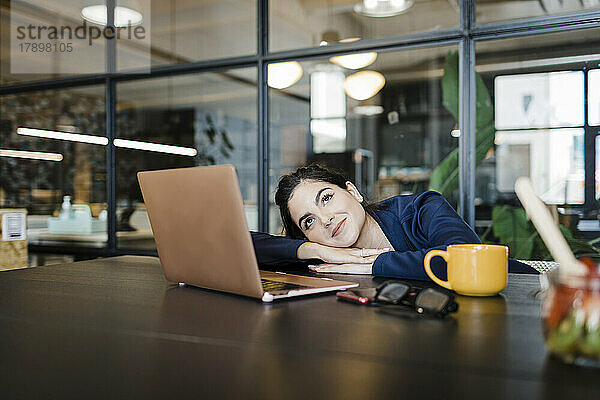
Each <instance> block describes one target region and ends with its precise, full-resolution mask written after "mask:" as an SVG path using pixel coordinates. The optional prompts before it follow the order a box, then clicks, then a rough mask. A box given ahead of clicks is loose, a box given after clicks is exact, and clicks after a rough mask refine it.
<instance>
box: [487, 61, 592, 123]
mask: <svg viewBox="0 0 600 400" xmlns="http://www.w3.org/2000/svg"><path fill="white" fill-rule="evenodd" d="M494 84H495V90H494V91H495V94H496V98H495V100H496V129H519V128H545V127H555V126H581V125H583V100H584V96H583V71H570V72H547V73H541V74H523V75H505V76H498V77H496V79H495V80H494Z"/></svg>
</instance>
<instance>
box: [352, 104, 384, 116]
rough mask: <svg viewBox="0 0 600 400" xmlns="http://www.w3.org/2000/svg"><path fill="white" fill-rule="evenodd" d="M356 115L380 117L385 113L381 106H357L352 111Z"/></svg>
mask: <svg viewBox="0 0 600 400" xmlns="http://www.w3.org/2000/svg"><path fill="white" fill-rule="evenodd" d="M352 110H353V111H354V114H358V115H365V116H371V115H379V114H381V113H382V112H383V107H381V106H356V107H354V108H353V109H352Z"/></svg>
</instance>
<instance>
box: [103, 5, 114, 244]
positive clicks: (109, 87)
mask: <svg viewBox="0 0 600 400" xmlns="http://www.w3.org/2000/svg"><path fill="white" fill-rule="evenodd" d="M106 8H107V26H109V27H110V26H114V8H115V0H107V1H106ZM116 57H117V47H116V39H106V72H107V76H106V100H105V101H106V137H107V139H108V145H107V146H106V203H107V205H108V220H107V227H106V228H107V234H108V239H107V240H108V241H107V244H106V246H107V252H108V254H115V253H116V251H117V208H116V207H117V196H116V177H117V171H116V155H115V145H114V139H115V129H116V125H115V118H116V107H115V106H116V84H115V81H114V79H113V78H112V76H111V74H114V73H115V72H116V67H117V59H116Z"/></svg>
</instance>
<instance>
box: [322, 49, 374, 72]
mask: <svg viewBox="0 0 600 400" xmlns="http://www.w3.org/2000/svg"><path fill="white" fill-rule="evenodd" d="M376 59H377V53H375V52H374V51H373V52H369V53H356V54H348V55H345V56H336V57H331V58H330V59H329V61H331V62H332V63H334V64H337V65H339V66H340V67H344V68H348V69H360V68H364V67H366V66H368V65H371V64H373V62H374V61H375V60H376Z"/></svg>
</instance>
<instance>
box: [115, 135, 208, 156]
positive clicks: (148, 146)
mask: <svg viewBox="0 0 600 400" xmlns="http://www.w3.org/2000/svg"><path fill="white" fill-rule="evenodd" d="M114 144H115V146H116V147H124V148H127V149H134V150H147V151H156V152H158V153H169V154H177V155H180V156H190V157H194V156H196V154H198V151H197V150H196V149H194V148H191V147H181V146H171V145H169V144H158V143H150V142H138V141H137V140H126V139H115V140H114Z"/></svg>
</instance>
